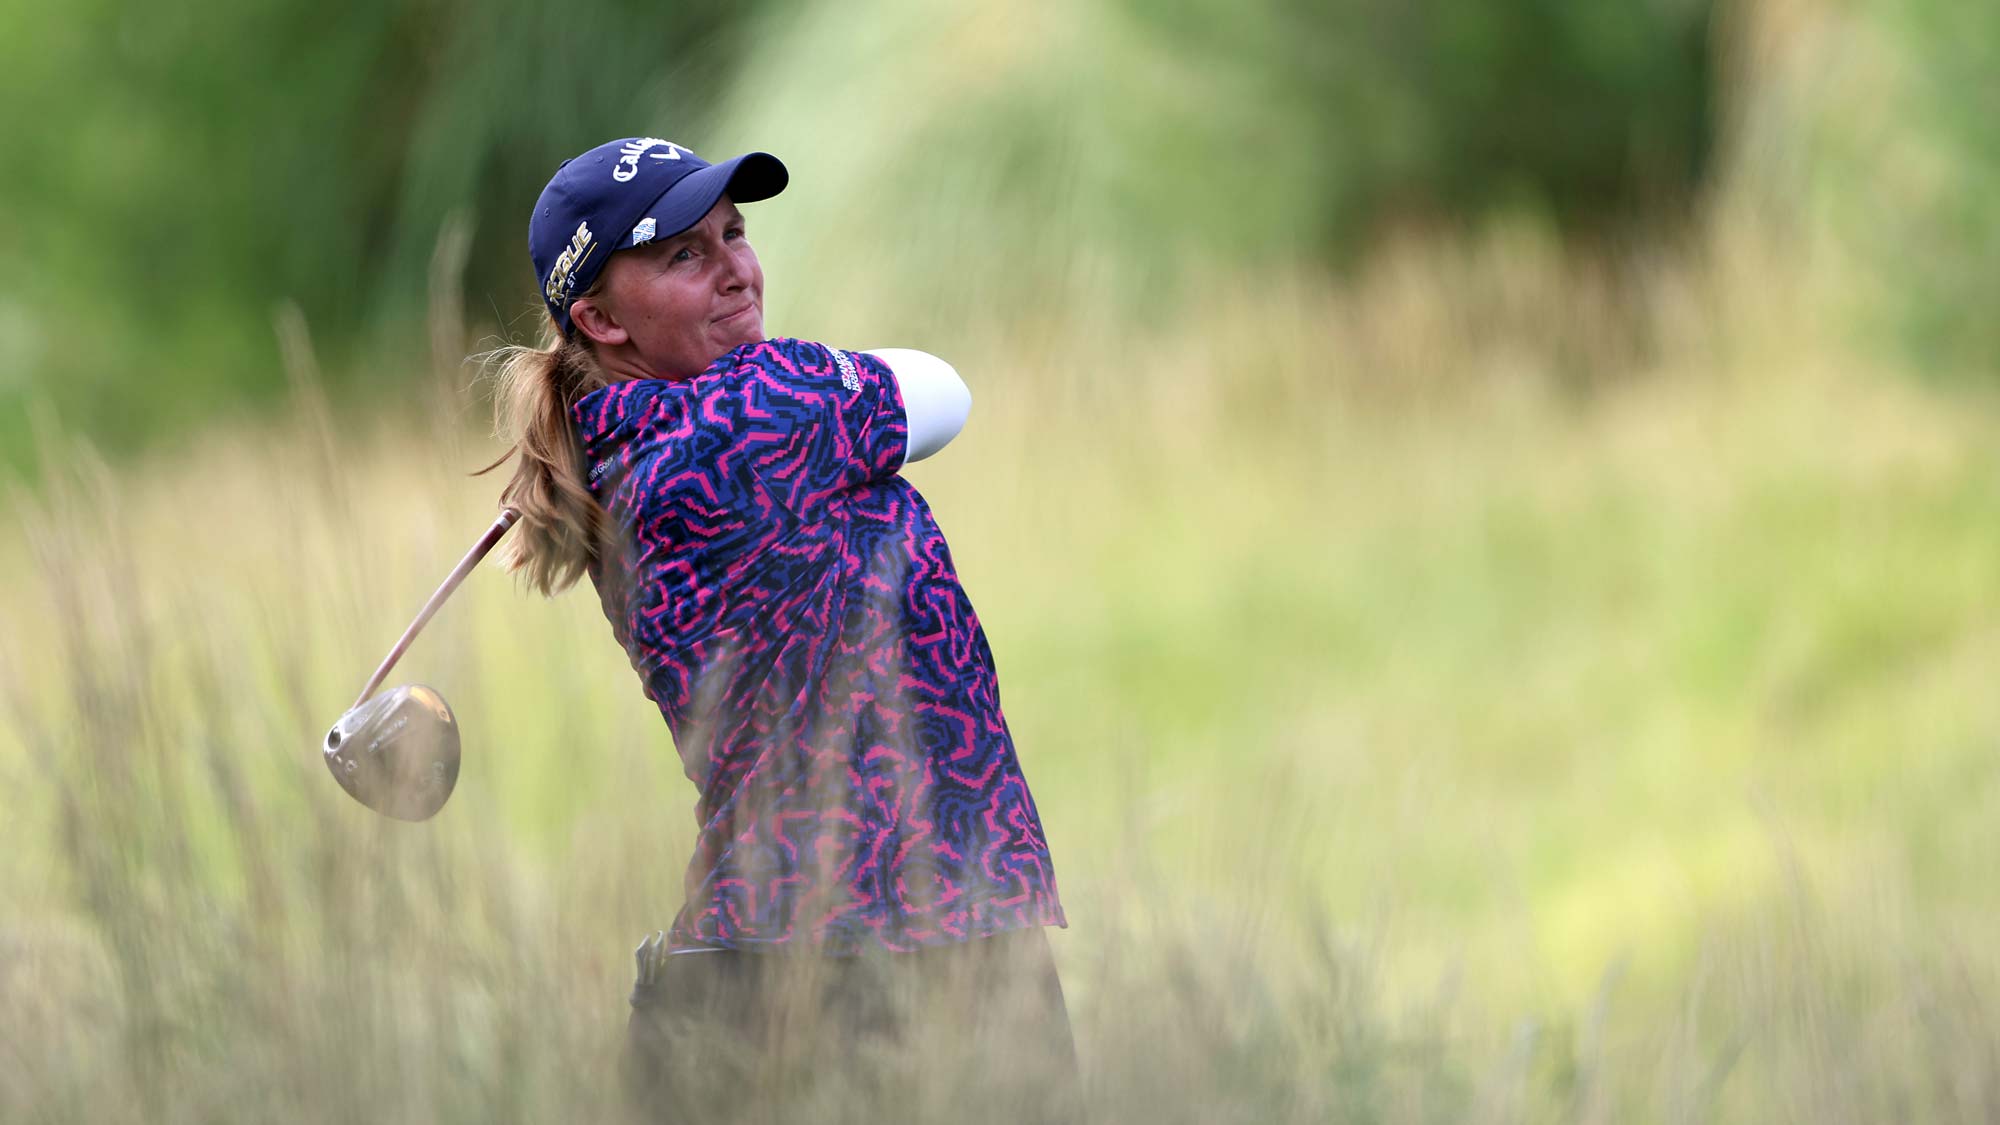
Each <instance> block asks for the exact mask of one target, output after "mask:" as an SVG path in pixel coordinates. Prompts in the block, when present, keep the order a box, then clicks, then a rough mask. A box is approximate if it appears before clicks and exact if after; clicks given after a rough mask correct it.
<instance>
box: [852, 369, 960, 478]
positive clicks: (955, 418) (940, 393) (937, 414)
mask: <svg viewBox="0 0 2000 1125" xmlns="http://www.w3.org/2000/svg"><path fill="white" fill-rule="evenodd" d="M868 354H869V355H872V356H874V357H875V358H877V359H879V360H881V361H882V362H883V363H886V364H888V365H889V370H890V372H891V373H893V374H894V375H895V376H896V386H897V388H898V389H899V390H901V391H902V392H903V414H904V420H905V422H906V424H907V425H908V426H909V431H910V439H909V450H908V452H906V453H905V454H904V455H903V463H904V464H905V465H907V464H909V463H910V462H912V461H921V460H923V459H924V458H926V457H929V456H930V455H931V454H933V453H936V452H937V451H938V450H940V449H943V448H944V447H945V445H946V444H947V443H949V442H950V441H951V439H953V438H955V437H957V436H958V431H959V430H961V429H964V428H965V416H966V415H967V414H969V413H971V412H972V392H971V391H970V390H968V389H967V388H966V386H965V380H963V379H961V378H959V377H958V372H956V371H954V370H952V368H951V364H949V363H946V362H945V361H944V360H941V359H939V358H938V357H936V356H934V355H930V354H928V353H926V352H919V351H911V350H910V349H908V348H870V349H869V351H868Z"/></svg>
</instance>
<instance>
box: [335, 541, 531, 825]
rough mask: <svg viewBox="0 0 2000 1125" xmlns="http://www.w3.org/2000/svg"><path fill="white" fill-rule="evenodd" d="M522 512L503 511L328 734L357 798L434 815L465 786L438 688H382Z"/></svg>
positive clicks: (382, 809) (409, 815) (406, 815)
mask: <svg viewBox="0 0 2000 1125" xmlns="http://www.w3.org/2000/svg"><path fill="white" fill-rule="evenodd" d="M520 518H521V513H520V512H518V511H515V510H514V509H512V508H506V509H503V510H502V511H501V513H500V516H499V518H498V519H495V520H494V521H493V526H491V527H489V528H487V529H486V533H485V534H484V535H481V536H480V537H479V541H478V542H477V543H474V544H473V545H472V549H471V550H470V551H467V552H466V553H465V557H464V558H462V559H460V560H459V562H458V565H457V566H456V567H454V568H453V569H452V572H451V573H450V574H449V575H447V576H446V577H445V580H444V584H443V585H441V586H439V587H438V588H437V592H436V593H434V594H432V595H431V597H430V600H429V601H427V602H425V603H424V608H423V609H421V610H419V611H417V617H416V620H414V621H412V622H410V627H409V628H408V629H405V630H403V635H402V637H401V638H400V639H398V640H397V641H396V643H395V645H394V647H392V648H390V649H389V655H387V656H385V657H383V658H382V663H381V664H380V665H379V666H377V667H376V669H375V674H374V675H372V676H370V677H368V683H367V685H366V686H364V687H363V688H362V689H361V695H360V696H359V697H358V698H357V699H355V701H354V706H352V707H350V708H348V709H347V713H346V714H343V715H342V716H341V717H340V719H339V721H338V722H336V723H334V724H333V727H332V729H330V730H328V731H327V732H326V742H325V746H324V750H325V753H326V768H327V769H329V770H331V771H333V777H334V780H336V781H338V782H340V787H341V788H342V789H345V790H347V793H348V795H349V796H351V797H353V798H354V799H355V800H357V801H360V802H361V803H362V804H364V805H367V806H368V807H369V808H371V809H374V810H375V811H376V812H379V813H381V814H383V815H384V816H392V817H395V818H396V819H398V820H426V819H428V818H430V817H431V816H433V815H435V814H436V813H437V811H438V810H439V809H441V808H443V807H444V803H445V801H446V799H448V798H449V797H450V796H451V791H452V787H453V786H455V785H457V784H458V720H457V719H456V718H454V717H453V715H452V713H451V705H450V704H448V703H446V702H445V701H444V696H442V695H440V694H438V692H437V690H436V689H435V688H431V687H427V686H425V685H423V684H404V685H402V686H401V687H397V688H392V689H390V690H389V691H387V692H384V693H383V694H381V695H379V696H375V689H376V688H378V687H380V686H382V681H383V680H384V679H385V678H386V677H387V676H388V675H389V671H390V669H392V668H394V667H395V666H396V661H398V660H400V659H402V657H403V653H404V652H405V651H407V650H408V649H409V647H410V642H412V641H414V640H416V638H417V633H418V632H419V631H420V630H422V629H423V627H424V625H425V624H426V623H428V622H429V621H430V619H431V617H432V615H434V614H435V613H437V611H438V607H439V606H441V605H443V604H444V600H445V599H446V598H448V597H450V596H451V592H452V591H453V590H456V589H457V588H458V584H459V583H460V582H463V581H465V576H466V575H468V574H470V573H472V568H473V567H475V566H478V565H479V560H481V559H483V558H485V557H486V553H487V552H488V551H491V550H492V549H493V546H494V544H496V543H498V542H500V538H501V536H503V535H506V534H507V529H508V528H510V527H512V526H514V522H515V521H516V520H518V519H520ZM370 696H374V698H372V699H371V698H370Z"/></svg>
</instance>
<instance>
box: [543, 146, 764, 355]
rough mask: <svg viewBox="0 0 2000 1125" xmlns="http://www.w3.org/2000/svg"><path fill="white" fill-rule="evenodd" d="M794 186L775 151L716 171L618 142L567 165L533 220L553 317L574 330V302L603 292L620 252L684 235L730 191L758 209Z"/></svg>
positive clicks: (671, 153) (690, 157)
mask: <svg viewBox="0 0 2000 1125" xmlns="http://www.w3.org/2000/svg"><path fill="white" fill-rule="evenodd" d="M789 179H790V174H789V173H787V172H786V171H785V166H784V164H782V163H780V162H779V160H778V158H777V157H775V156H772V155H771V154H770V153H768V152H752V153H745V154H744V155H742V156H738V157H736V158H734V159H731V160H725V161H723V162H722V163H720V164H710V163H709V162H708V161H706V160H703V159H702V158H701V157H699V156H696V155H695V154H694V153H693V152H691V151H690V150H688V149H686V148H683V147H682V146H680V145H677V144H675V143H674V142H672V141H665V140H661V139H660V138H658V137H627V138H625V139H624V140H618V141H609V142H607V143H605V144H601V145H598V146H597V147H596V148H594V149H591V150H590V151H589V152H586V153H584V154H583V155H582V156H577V157H572V158H571V159H569V160H565V161H563V162H562V164H561V165H559V166H558V167H557V168H556V174H555V175H554V176H553V177H552V178H550V180H549V186H547V187H545V188H543V189H542V197H541V198H540V199H539V200H536V201H535V213H534V215H532V216H531V217H530V218H529V219H528V255H529V256H530V257H532V258H533V259H534V260H535V280H537V281H539V282H541V286H542V301H543V302H544V303H545V304H547V305H548V307H549V315H550V316H553V317H555V319H556V323H557V324H558V325H560V326H561V327H562V330H563V331H564V332H568V331H569V325H570V321H569V303H570V301H571V300H572V299H573V298H575V297H576V295H577V294H579V293H584V292H588V291H589V289H590V287H591V286H592V285H594V284H596V282H597V275H598V274H600V273H602V272H603V271H604V263H605V262H606V261H608V260H609V259H610V258H611V255H612V254H614V253H616V252H618V251H620V250H625V249H628V248H630V247H633V246H639V245H643V244H644V243H647V242H652V241H654V240H656V239H661V238H671V237H673V236H674V235H677V234H679V233H681V232H682V231H684V230H686V229H688V228H689V227H691V226H693V225H695V224H696V223H698V222H700V221H701V220H702V216H704V215H707V214H708V212H709V209H710V208H712V207H714V206H715V201H716V200H718V199H721V198H722V196H723V194H724V193H725V192H726V193H728V195H729V198H731V199H733V200H735V201H736V202H738V203H752V202H755V201H757V200H759V199H769V198H771V197H772V196H774V195H776V194H778V193H779V192H781V191H783V190H785V183H786V181H787V180H789Z"/></svg>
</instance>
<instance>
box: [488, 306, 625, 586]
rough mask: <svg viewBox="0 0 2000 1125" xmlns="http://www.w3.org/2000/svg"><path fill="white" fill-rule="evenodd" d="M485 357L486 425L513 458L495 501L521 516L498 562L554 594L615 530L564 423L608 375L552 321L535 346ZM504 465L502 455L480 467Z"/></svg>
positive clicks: (578, 574)
mask: <svg viewBox="0 0 2000 1125" xmlns="http://www.w3.org/2000/svg"><path fill="white" fill-rule="evenodd" d="M485 358H486V359H487V361H488V362H490V363H494V364H497V365H498V368H499V371H498V375H497V376H496V381H497V383H498V386H497V387H496V388H495V391H494V396H493V414H494V429H495V431H496V432H497V433H498V434H499V435H500V437H501V439H502V440H504V441H508V442H511V443H512V444H513V450H512V452H511V453H510V454H509V455H508V456H518V457H519V458H520V460H519V461H518V462H517V463H516V464H515V466H514V477H513V479H512V480H510V481H508V482H507V487H506V488H504V489H502V490H501V492H500V503H501V505H502V506H503V507H508V508H514V509H517V510H519V511H520V513H521V522H520V526H519V527H518V528H516V529H515V531H514V536H513V539H512V541H511V542H509V543H508V544H507V545H506V546H505V547H503V548H502V554H501V561H502V562H503V563H505V564H506V567H507V569H508V570H511V571H514V572H516V573H523V574H524V575H525V577H526V578H527V581H528V585H530V586H532V587H534V588H535V589H537V590H539V591H541V592H542V593H543V594H544V595H550V594H556V593H560V592H562V591H563V590H567V589H568V588H569V587H570V586H572V585H573V584H575V582H576V580H577V579H578V578H579V577H581V576H582V575H583V573H584V571H585V570H586V569H588V568H589V567H590V565H591V564H593V563H595V562H597V561H598V560H599V559H600V558H601V557H602V554H603V552H604V551H605V549H606V547H607V545H608V544H610V543H611V542H612V538H613V536H614V534H615V532H616V528H615V525H614V521H613V520H612V519H611V516H610V514H609V513H607V512H606V511H605V510H604V507H603V505H601V504H599V503H598V502H597V498H596V497H594V496H592V495H591V494H590V485H589V482H588V481H587V480H586V479H585V477H584V469H583V451H582V450H581V449H580V448H579V446H578V444H577V438H576V426H575V424H574V423H573V422H572V421H571V420H570V408H571V407H572V406H575V405H576V403H577V401H578V400H579V399H581V398H583V396H585V395H587V394H589V393H590V392H592V391H594V390H596V389H598V388H599V387H604V386H609V385H610V384H611V383H612V381H613V380H611V379H609V378H607V377H606V376H605V375H604V372H603V370H602V369H601V368H600V367H599V366H598V365H597V359H596V357H595V356H593V355H592V354H591V352H590V349H589V348H588V347H587V346H585V345H583V344H581V343H578V342H576V341H574V340H570V339H566V338H565V337H564V336H563V335H562V334H561V333H560V332H558V331H557V330H556V328H555V326H554V324H553V323H552V324H550V325H549V327H548V332H547V335H546V336H545V338H544V342H543V346H541V347H539V348H531V347H522V346H514V347H505V348H501V349H500V350H498V351H496V352H493V353H491V354H489V355H488V356H486V357H485ZM505 462H506V457H502V458H501V459H500V460H499V461H496V462H494V463H493V464H492V465H489V466H487V467H486V468H485V469H482V470H480V471H481V472H488V471H491V470H492V469H496V468H499V467H500V465H502V464H504V463H505Z"/></svg>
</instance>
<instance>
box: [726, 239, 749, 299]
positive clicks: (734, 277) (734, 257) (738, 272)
mask: <svg viewBox="0 0 2000 1125" xmlns="http://www.w3.org/2000/svg"><path fill="white" fill-rule="evenodd" d="M749 258H750V256H749V255H748V254H746V253H744V252H743V251H741V250H737V249H735V248H733V247H732V248H729V249H725V250H724V251H723V254H722V277H721V281H722V291H723V292H725V293H734V292H736V291H737V290H738V289H745V288H748V287H749V285H750V260H749Z"/></svg>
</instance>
